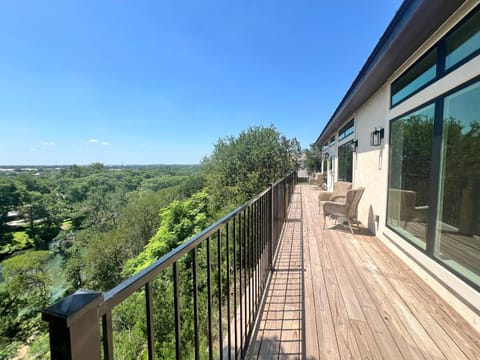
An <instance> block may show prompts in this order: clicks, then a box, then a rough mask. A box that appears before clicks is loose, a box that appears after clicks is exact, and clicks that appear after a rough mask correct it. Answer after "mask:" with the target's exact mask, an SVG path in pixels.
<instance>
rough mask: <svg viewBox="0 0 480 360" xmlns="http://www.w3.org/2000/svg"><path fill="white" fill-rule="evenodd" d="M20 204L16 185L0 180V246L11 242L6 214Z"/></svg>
mask: <svg viewBox="0 0 480 360" xmlns="http://www.w3.org/2000/svg"><path fill="white" fill-rule="evenodd" d="M19 204H20V194H19V192H18V189H17V187H16V185H15V184H14V183H13V182H11V181H10V180H6V179H0V246H2V245H5V244H7V243H8V242H10V241H12V239H13V237H12V235H11V234H10V233H9V232H8V231H7V224H6V223H7V215H8V212H9V211H11V210H14V209H15V208H16V207H17V206H18V205H19Z"/></svg>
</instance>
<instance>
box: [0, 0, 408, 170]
mask: <svg viewBox="0 0 480 360" xmlns="http://www.w3.org/2000/svg"><path fill="white" fill-rule="evenodd" d="M400 4H401V1H400V0H369V1H353V0H344V1H320V0H310V1H303V0H295V1H279V0H241V1H240V0H224V1H212V0H198V1H180V0H173V1H170V0H167V1H163V0H158V1H156V0H148V1H146V0H135V1H117V0H115V1H113V0H101V1H99V0H94V1H90V0H78V1H70V0H58V1H57V0H55V1H50V0H49V1H34V0H32V1H22V0H17V1H2V4H1V5H0V165H12V164H19V165H22V164H52V165H55V164H58V165H60V164H73V163H75V164H89V163H92V162H97V161H98V162H103V163H105V164H121V163H124V164H160V163H161V164H167V163H168V164H172V163H176V164H191V163H198V162H199V161H200V160H201V159H202V158H203V157H204V156H206V155H210V154H211V153H212V150H213V147H214V144H215V143H216V142H217V140H218V139H219V138H224V137H227V136H230V135H233V136H236V135H238V134H239V133H240V132H241V131H242V130H245V129H247V128H248V127H250V126H256V125H263V126H269V125H270V124H273V125H274V126H275V127H276V128H277V129H278V130H279V131H280V132H281V133H282V134H283V135H285V136H287V137H289V138H293V137H296V138H297V139H298V140H299V141H300V143H301V145H302V147H303V148H307V147H308V146H309V145H310V144H311V143H313V142H314V141H315V139H316V138H317V136H318V135H319V134H320V132H321V130H322V128H323V126H324V125H325V123H326V121H328V119H329V118H330V116H331V115H332V113H333V111H334V110H335V108H336V107H337V105H338V103H339V102H340V100H341V99H342V97H343V95H344V94H345V92H346V90H347V89H348V88H349V86H350V85H351V83H352V81H353V80H354V78H355V76H356V75H357V74H358V72H359V71H360V69H361V67H362V65H363V64H364V63H365V61H366V59H367V57H368V55H369V54H370V53H371V51H372V50H373V48H374V46H375V45H376V43H377V41H378V39H379V38H380V36H381V35H382V34H383V32H384V30H385V29H386V27H387V25H388V23H389V22H390V20H391V19H392V18H393V16H394V14H395V12H396V10H397V9H398V7H399V6H400Z"/></svg>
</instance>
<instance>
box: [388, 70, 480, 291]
mask: <svg viewBox="0 0 480 360" xmlns="http://www.w3.org/2000/svg"><path fill="white" fill-rule="evenodd" d="M478 82H480V75H478V76H476V77H474V78H472V79H470V80H468V81H466V82H464V83H462V84H460V85H458V86H456V87H454V88H452V89H450V90H448V91H446V92H444V93H443V94H440V95H439V96H437V97H435V98H434V99H430V100H429V101H426V102H424V103H423V104H421V105H419V106H416V107H415V108H413V109H410V110H408V111H407V112H405V113H403V114H401V115H398V116H396V117H394V118H392V119H391V120H390V121H389V134H388V138H389V144H391V142H392V131H391V130H392V124H393V123H394V122H395V121H397V120H399V119H401V118H403V117H405V116H407V115H409V114H411V113H414V112H416V111H418V110H420V109H421V108H424V107H427V106H430V105H432V104H435V112H434V119H433V127H434V132H433V139H432V142H433V143H432V151H435V150H438V149H437V147H438V145H437V144H436V142H438V143H439V145H440V146H441V140H442V136H443V134H442V131H443V109H444V103H445V98H446V97H448V96H450V95H452V94H454V93H456V92H458V91H460V90H462V89H465V88H467V87H469V86H470V85H473V84H475V83H478ZM439 107H440V108H441V109H442V113H440V111H439V110H438V108H439ZM438 129H440V130H438ZM438 131H440V133H438ZM436 138H437V139H436ZM388 162H389V166H390V154H389V158H388ZM440 165H441V164H440V151H437V154H435V153H432V170H431V171H432V173H431V176H430V185H431V189H433V190H435V189H436V190H437V191H434V193H433V192H430V195H429V200H428V202H429V204H428V205H429V207H430V208H431V209H433V211H430V212H429V214H428V215H429V217H428V221H429V224H432V223H435V222H436V218H437V212H438V206H437V205H438V188H439V186H440V183H439V180H440V179H439V174H440ZM389 187H390V169H389V171H388V181H387V188H386V193H387V207H386V208H385V209H386V211H388V205H389V201H390V199H389V198H388V189H389ZM434 197H435V199H434ZM431 206H435V208H432V207H431ZM432 219H433V220H434V221H433V222H432ZM384 224H385V227H386V228H387V229H389V230H391V231H392V232H393V233H394V234H395V235H397V236H399V237H400V238H401V239H403V240H405V241H406V242H407V243H408V244H410V245H412V246H413V247H415V248H416V249H418V250H419V251H420V252H422V253H423V254H424V255H425V256H427V257H428V258H429V259H431V260H433V261H435V262H436V263H437V264H439V265H441V266H442V267H443V268H445V269H446V270H448V271H450V272H451V273H452V274H454V275H455V276H457V277H458V278H459V279H460V280H462V281H463V282H464V283H466V284H467V285H469V286H471V287H472V288H473V289H475V290H477V291H480V285H478V284H475V283H474V282H473V281H472V280H470V279H468V278H467V277H465V276H464V275H463V274H461V273H459V272H458V271H457V270H455V269H454V268H452V267H450V266H448V264H447V263H445V262H443V261H441V260H440V259H438V258H437V257H435V256H434V251H433V249H434V247H435V231H434V229H433V228H432V227H431V226H429V227H428V228H427V239H426V244H425V245H426V246H425V249H423V248H422V247H420V246H418V245H417V244H416V243H414V242H413V241H411V240H409V239H408V238H406V237H405V236H402V234H400V233H399V232H397V231H396V230H395V229H394V228H393V227H391V226H389V225H388V223H387V213H386V212H385V223H384Z"/></svg>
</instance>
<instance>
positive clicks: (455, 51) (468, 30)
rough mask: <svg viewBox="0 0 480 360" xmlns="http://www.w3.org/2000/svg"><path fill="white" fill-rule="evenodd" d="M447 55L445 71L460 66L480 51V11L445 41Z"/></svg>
mask: <svg viewBox="0 0 480 360" xmlns="http://www.w3.org/2000/svg"><path fill="white" fill-rule="evenodd" d="M445 42H446V50H447V55H446V59H445V69H449V68H451V67H453V66H454V65H457V64H459V63H460V62H461V61H462V60H464V59H466V58H469V57H470V56H471V55H472V54H475V53H476V52H478V50H479V49H480V11H478V12H477V13H475V14H474V15H473V16H471V17H470V18H468V20H466V21H465V23H463V24H462V25H461V26H460V27H459V28H458V29H456V30H455V31H453V32H452V34H450V35H448V36H447V37H446V39H445Z"/></svg>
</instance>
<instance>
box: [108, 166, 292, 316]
mask: <svg viewBox="0 0 480 360" xmlns="http://www.w3.org/2000/svg"><path fill="white" fill-rule="evenodd" d="M291 173H292V172H291ZM291 173H289V174H287V175H286V176H285V177H283V178H282V179H281V180H279V181H277V182H275V183H273V184H272V186H276V185H278V184H279V183H280V182H282V181H283V179H285V178H286V177H288V176H289V175H291ZM269 191H270V188H268V189H265V190H264V191H262V192H261V193H260V194H258V195H257V196H255V197H254V198H253V199H251V200H249V201H248V202H246V203H245V204H243V205H242V206H240V207H238V208H237V209H235V210H233V211H231V212H230V213H229V214H227V215H225V216H224V217H223V218H221V219H220V220H218V221H217V222H215V223H213V224H212V225H210V226H209V227H207V228H206V229H205V230H203V231H201V232H200V233H199V234H197V235H195V236H193V237H192V238H191V239H190V240H188V241H186V242H184V243H183V244H181V245H180V246H178V247H176V248H175V249H173V250H172V251H170V252H169V253H167V254H165V255H164V256H162V257H161V258H160V259H158V260H157V261H155V262H154V263H153V264H151V265H150V266H148V267H147V268H145V269H143V270H141V271H139V272H138V273H137V274H135V275H133V276H132V277H130V278H128V279H126V280H124V281H123V282H122V283H120V284H119V285H117V286H116V287H114V288H113V289H111V290H109V291H107V292H105V293H104V299H105V300H104V302H103V303H102V305H101V306H100V308H99V315H103V314H105V313H106V312H108V311H109V310H111V309H113V308H114V307H115V306H116V305H118V304H119V303H121V302H122V301H123V300H124V299H126V298H127V297H128V296H130V295H131V294H133V293H134V292H135V291H137V290H139V289H140V288H141V287H142V286H145V284H147V283H148V282H150V281H152V280H153V278H155V277H156V276H157V275H158V274H159V273H161V272H162V271H163V270H165V269H166V268H167V267H169V266H170V265H172V264H173V263H174V262H176V261H177V260H178V259H180V258H181V257H182V256H184V255H186V254H187V253H189V252H190V251H191V250H193V249H194V248H195V247H196V246H198V245H199V244H200V243H202V242H203V241H204V240H205V239H207V238H208V237H209V236H211V235H212V234H214V233H215V231H217V229H218V228H219V227H221V226H222V225H224V224H226V223H227V222H228V221H230V220H231V219H232V218H233V217H235V216H236V215H237V214H239V213H240V212H242V211H243V210H245V209H246V208H248V207H249V206H250V205H252V204H254V203H255V202H256V201H258V200H259V199H260V198H261V197H263V196H264V195H265V194H266V193H268V192H269Z"/></svg>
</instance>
